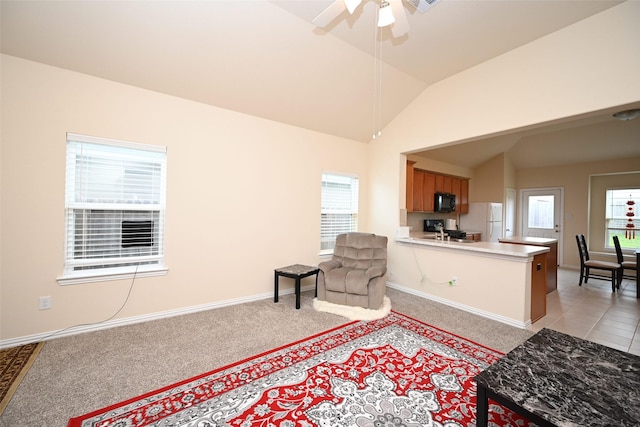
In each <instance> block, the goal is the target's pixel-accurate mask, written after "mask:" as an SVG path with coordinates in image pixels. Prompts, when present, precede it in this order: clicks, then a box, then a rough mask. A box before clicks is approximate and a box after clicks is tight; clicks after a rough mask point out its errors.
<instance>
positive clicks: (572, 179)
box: [517, 158, 640, 268]
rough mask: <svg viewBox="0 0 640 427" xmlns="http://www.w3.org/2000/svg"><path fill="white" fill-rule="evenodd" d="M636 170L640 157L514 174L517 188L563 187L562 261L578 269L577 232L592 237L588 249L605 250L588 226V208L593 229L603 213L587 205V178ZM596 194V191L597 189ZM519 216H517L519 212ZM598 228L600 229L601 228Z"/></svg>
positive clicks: (636, 177)
mask: <svg viewBox="0 0 640 427" xmlns="http://www.w3.org/2000/svg"><path fill="white" fill-rule="evenodd" d="M638 170H640V158H635V159H624V160H615V161H602V162H592V163H581V164H576V165H569V166H555V167H546V168H532V169H520V170H518V173H517V180H518V189H519V190H522V189H527V188H546V187H549V188H551V187H562V188H563V189H564V218H563V224H564V229H563V230H562V238H563V240H564V247H563V253H562V259H563V263H562V264H563V265H564V266H567V267H573V268H579V266H580V258H579V256H578V247H577V244H576V234H584V235H585V236H591V239H590V240H591V242H590V244H589V246H590V247H591V250H594V251H602V250H604V248H603V245H602V241H603V239H602V236H599V237H596V235H597V232H595V231H594V232H592V233H590V230H589V227H588V224H589V212H590V211H591V221H594V226H595V227H596V228H597V227H598V217H599V216H603V215H604V212H601V214H602V215H599V213H598V212H599V211H598V209H597V206H593V205H592V207H591V209H590V206H589V199H590V197H591V196H590V194H589V185H590V184H589V181H590V177H591V175H597V174H618V173H620V172H629V171H638ZM634 177H635V185H638V186H640V180H639V179H638V174H635V175H627V179H626V181H627V182H630V181H631V182H633V179H634ZM596 194H599V193H598V191H597V190H596ZM596 204H597V203H596ZM602 206H604V205H602ZM518 215H520V212H519V211H518ZM602 223H603V219H601V220H600V224H602ZM518 224H519V223H518ZM592 230H593V229H592ZM601 230H603V229H602V228H601ZM603 232H604V231H603ZM594 238H595V242H598V238H599V243H594V241H593V239H594Z"/></svg>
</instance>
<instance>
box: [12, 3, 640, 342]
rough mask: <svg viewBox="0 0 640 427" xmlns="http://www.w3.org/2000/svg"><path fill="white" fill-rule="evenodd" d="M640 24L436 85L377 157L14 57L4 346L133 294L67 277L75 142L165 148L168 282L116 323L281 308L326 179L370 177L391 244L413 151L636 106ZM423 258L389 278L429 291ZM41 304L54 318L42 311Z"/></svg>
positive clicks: (585, 27)
mask: <svg viewBox="0 0 640 427" xmlns="http://www.w3.org/2000/svg"><path fill="white" fill-rule="evenodd" d="M639 21H640V3H638V2H626V3H623V4H621V5H619V6H616V7H613V8H611V9H609V10H607V11H605V12H603V13H601V14H599V15H597V16H595V17H592V18H590V19H586V20H584V21H581V22H579V23H577V24H575V25H574V26H572V27H569V28H567V29H564V30H562V31H559V32H557V33H554V34H552V35H550V36H547V37H544V38H542V39H539V40H536V41H535V42H533V43H531V44H528V45H526V46H523V47H521V48H519V49H516V50H514V51H512V52H510V53H508V54H506V55H502V56H500V57H498V58H495V59H493V60H491V61H487V62H485V63H483V64H481V65H479V66H477V67H474V68H471V69H469V70H467V71H465V72H463V73H460V74H458V75H456V76H453V77H451V78H449V79H446V80H444V81H441V82H439V83H437V84H434V85H432V86H431V87H429V88H428V89H427V90H426V91H425V92H424V93H423V94H421V95H420V96H419V97H418V98H417V99H416V100H415V101H414V102H413V103H412V104H411V105H410V106H409V107H408V108H406V109H405V111H403V112H402V113H401V114H400V115H399V116H398V117H397V118H396V119H395V120H394V121H393V122H392V123H391V124H389V125H388V126H387V127H386V128H385V129H384V132H383V137H382V138H378V139H376V140H373V141H371V142H370V143H369V145H366V144H361V143H357V142H353V141H349V140H344V139H339V138H335V137H332V136H328V135H323V134H319V133H316V132H311V131H307V130H303V129H298V128H294V127H291V126H287V125H283V124H280V123H275V122H270V121H266V120H262V119H257V118H254V117H250V116H246V115H242V114H238V113H234V112H230V111H226V110H221V109H218V108H214V107H210V106H206V105H202V104H197V103H194V102H189V101H185V100H182V99H177V98H173V97H170V96H166V95H162V94H158V93H153V92H149V91H146V90H142V89H139V88H134V87H129V86H125V85H120V84H116V83H113V82H108V81H104V80H101V79H97V78H93V77H89V76H86V75H82V74H77V73H72V72H67V71H64V70H60V69H56V68H52V67H48V66H44V65H41V64H35V63H31V62H28V61H24V60H20V59H17V58H13V57H8V56H3V57H2V75H1V79H2V80H1V84H2V87H1V89H2V105H1V107H2V112H1V114H2V116H1V118H2V130H1V132H2V133H1V136H2V142H1V144H2V145H1V162H2V163H1V173H2V176H1V196H2V205H1V211H0V215H1V219H2V224H1V233H2V242H1V247H0V250H1V252H0V254H1V256H2V262H1V283H0V292H1V302H0V310H1V313H0V322H1V324H0V340H9V339H15V338H20V337H28V336H30V335H35V334H44V333H46V332H49V331H54V330H57V329H59V328H64V327H68V326H73V325H76V324H78V323H90V322H95V321H100V320H103V319H105V318H107V317H108V316H110V315H112V314H113V313H114V312H115V310H116V309H117V308H118V307H120V305H121V304H122V302H123V301H124V299H125V297H126V295H127V292H128V290H129V286H130V284H131V283H130V281H117V282H102V283H95V284H87V285H74V286H59V285H58V284H57V282H56V280H55V278H56V277H57V276H59V275H60V274H61V272H62V262H63V245H64V240H63V228H64V227H63V223H64V163H65V159H64V155H65V133H66V132H75V133H81V134H88V135H95V136H101V137H110V138H117V139H124V140H131V141H137V142H142V143H149V144H160V145H166V146H167V147H168V194H167V199H168V211H167V229H166V246H167V252H166V258H167V266H168V267H169V273H168V275H167V276H164V277H156V278H144V279H139V280H137V281H136V283H135V286H134V289H133V292H132V294H131V298H130V300H129V302H128V303H127V305H126V306H125V307H124V309H123V311H122V312H121V313H120V314H119V316H118V318H122V319H127V318H132V317H141V316H145V315H149V316H150V315H153V314H154V313H158V312H169V311H172V310H180V309H183V308H185V307H192V306H198V305H201V304H210V303H212V304H213V303H216V302H228V301H240V300H242V299H243V298H252V297H256V296H263V297H269V295H270V293H271V292H272V287H273V283H272V281H273V277H272V276H273V268H275V267H278V266H282V265H286V264H290V263H297V262H300V263H316V262H317V261H318V257H317V254H318V249H319V210H320V174H321V171H322V170H323V169H328V170H334V171H344V172H352V173H357V174H358V175H360V177H361V188H362V191H361V202H362V203H361V212H362V215H361V220H362V227H361V229H363V230H367V231H372V232H376V233H379V234H386V235H388V236H391V237H392V236H394V235H395V232H396V228H397V226H398V224H399V223H400V220H401V218H402V215H401V208H403V207H404V198H405V194H404V192H405V164H406V157H405V155H404V154H403V153H408V152H415V151H419V150H421V149H423V148H427V147H432V146H436V145H440V144H444V143H449V142H454V141H471V140H475V139H478V138H481V137H484V136H489V135H495V134H500V133H503V132H507V131H509V130H511V129H517V128H521V127H526V126H529V125H532V124H536V123H543V122H547V121H552V120H556V119H561V118H565V117H570V116H573V115H579V114H584V113H587V112H590V111H594V110H598V109H603V108H610V107H612V106H616V105H623V104H628V103H631V102H635V101H639V100H640V83H639V81H638V78H637V76H638V75H640V55H637V43H636V41H637V40H638V39H639V38H640V28H639V27H638V25H637V22H639ZM585 70H588V71H585ZM612 76H615V78H611V77H612ZM425 111H429V112H430V115H429V120H428V121H425V120H424V112H425ZM411 256H412V255H411V253H410V252H409V251H408V250H406V248H399V247H398V245H396V243H395V242H394V241H393V239H391V241H390V243H389V271H390V273H391V276H390V277H391V280H392V281H393V282H394V283H397V284H399V285H401V286H407V287H414V288H416V289H418V288H420V284H418V283H416V282H415V280H414V279H415V270H414V269H413V267H412V266H411V265H410V262H409V261H408V260H410V259H411ZM464 268H465V266H464V265H460V266H459V267H457V268H456V266H452V265H450V264H447V263H441V265H431V270H430V271H429V273H430V274H432V275H433V276H434V277H436V276H441V275H444V276H445V277H449V276H450V275H458V276H460V277H465V276H463V274H462V273H461V272H459V271H456V270H457V269H461V270H462V269H464ZM445 270H446V271H445ZM463 283H464V282H463ZM472 285H473V283H472V281H469V282H468V283H466V284H463V285H460V286H458V287H457V288H456V289H455V292H457V293H461V294H464V293H465V291H466V290H467V289H468V288H467V286H472ZM420 289H421V291H424V292H426V293H429V292H430V291H431V290H430V289H429V288H428V287H427V288H420ZM448 289H450V288H446V289H443V290H440V291H441V292H443V295H442V298H445V299H446V298H448V297H449V296H450V295H448V292H449V291H448ZM44 295H50V296H52V297H53V308H52V309H51V310H46V311H39V310H38V309H37V306H38V297H39V296H44ZM486 297H487V298H493V296H492V295H487V296H486ZM479 298H482V296H479Z"/></svg>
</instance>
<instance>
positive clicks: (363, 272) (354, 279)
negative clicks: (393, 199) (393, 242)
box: [318, 233, 387, 310]
mask: <svg viewBox="0 0 640 427" xmlns="http://www.w3.org/2000/svg"><path fill="white" fill-rule="evenodd" d="M318 268H320V272H319V273H318V300H320V301H328V302H331V303H334V304H342V305H350V306H359V307H364V308H370V309H374V310H377V309H378V308H380V306H381V305H382V300H383V299H384V296H385V291H386V284H385V274H386V272H387V237H386V236H376V235H375V234H369V233H346V234H340V235H338V236H337V237H336V246H335V249H334V250H333V258H332V259H331V261H326V262H321V263H320V264H319V265H318Z"/></svg>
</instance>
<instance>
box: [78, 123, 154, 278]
mask: <svg viewBox="0 0 640 427" xmlns="http://www.w3.org/2000/svg"><path fill="white" fill-rule="evenodd" d="M66 173H67V175H66V189H65V194H66V198H65V208H66V227H65V229H66V246H65V276H74V275H76V276H77V275H80V276H83V275H85V276H100V275H109V276H111V275H114V274H115V275H117V274H121V273H123V274H124V273H127V272H129V273H131V272H133V271H136V272H137V271H139V270H140V271H149V270H152V269H154V268H158V267H161V268H164V216H165V193H166V147H160V146H153V145H146V144H138V143H132V142H126V141H115V140H109V139H103V138H96V137H89V136H84V135H77V134H71V133H69V134H67V165H66Z"/></svg>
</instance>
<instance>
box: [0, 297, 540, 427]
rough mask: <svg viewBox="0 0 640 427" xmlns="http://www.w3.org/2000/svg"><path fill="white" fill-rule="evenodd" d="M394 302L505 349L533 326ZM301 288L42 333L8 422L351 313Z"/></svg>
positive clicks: (256, 347) (72, 409) (170, 378)
mask: <svg viewBox="0 0 640 427" xmlns="http://www.w3.org/2000/svg"><path fill="white" fill-rule="evenodd" d="M387 296H388V297H389V298H390V300H391V304H392V306H393V310H395V311H397V312H400V313H403V314H405V315H407V316H410V317H413V318H415V319H418V320H421V321H423V322H426V323H429V324H431V325H433V326H436V327H439V328H442V329H445V330H447V331H449V332H451V333H454V334H457V335H460V336H462V337H464V338H467V339H470V340H472V341H475V342H477V343H480V344H483V345H486V346H488V347H491V348H493V349H496V350H499V351H502V352H507V351H509V350H511V349H512V348H514V347H515V346H517V345H518V344H520V343H522V342H523V341H525V340H526V339H527V338H529V337H530V336H531V335H532V333H531V332H529V331H526V330H522V329H518V328H514V327H511V326H508V325H505V324H502V323H499V322H495V321H492V320H489V319H485V318H481V317H478V316H475V315H473V314H470V313H466V312H462V311H460V310H456V309H454V308H451V307H447V306H444V305H442V304H438V303H435V302H431V301H428V300H425V299H422V298H419V297H416V296H413V295H410V294H406V293H404V292H400V291H397V290H394V289H390V288H388V289H387ZM312 301H313V292H312V291H307V292H303V294H302V299H301V308H300V310H296V309H295V296H294V295H293V294H289V295H285V296H281V298H280V302H278V303H273V300H272V299H265V300H261V301H255V302H251V303H246V304H239V305H236V306H231V307H224V308H218V309H215V310H209V311H205V312H200V313H195V314H191V315H186V316H179V317H173V318H170V319H164V320H158V321H153V322H147V323H142V324H136V325H130V326H123V327H119V328H113V329H108V330H103V331H96V332H91V333H86V334H81V335H76V336H72V337H65V338H58V339H52V340H50V341H48V342H47V343H46V345H45V346H44V348H43V349H42V351H41V352H40V355H39V356H38V358H37V359H36V361H35V362H34V364H33V366H32V367H31V369H30V370H29V372H28V373H27V375H26V376H25V377H24V379H23V380H22V383H21V384H20V386H19V387H18V389H17V391H16V393H15V394H14V396H13V399H12V400H11V402H10V403H9V405H8V406H7V408H6V409H5V411H4V414H2V416H0V426H2V427H16V426H20V427H25V426H38V427H40V426H56V427H64V426H66V425H67V422H68V420H69V418H71V417H73V416H78V415H81V414H84V413H87V412H90V411H93V410H96V409H99V408H102V407H105V406H107V405H111V404H114V403H117V402H120V401H122V400H125V399H128V398H131V397H134V396H138V395H141V394H143V393H145V392H148V391H152V390H155V389H157V388H160V387H163V386H166V385H169V384H172V383H175V382H177V381H180V380H183V379H185V378H190V377H193V376H195V375H198V374H201V373H204V372H207V371H210V370H212V369H215V368H219V367H222V366H225V365H228V364H230V363H234V362H237V361H238V360H241V359H244V358H247V357H250V356H253V355H256V354H258V353H262V352H265V351H267V350H270V349H273V348H275V347H280V346H282V345H286V344H288V343H291V342H294V341H297V340H300V339H303V338H306V337H308V336H310V335H313V334H317V333H320V332H323V331H325V330H327V329H330V328H334V327H336V326H339V325H343V324H345V323H347V322H349V320H348V319H346V318H344V317H341V316H337V315H335V314H330V313H324V312H320V311H316V310H314V309H313V307H312Z"/></svg>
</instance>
